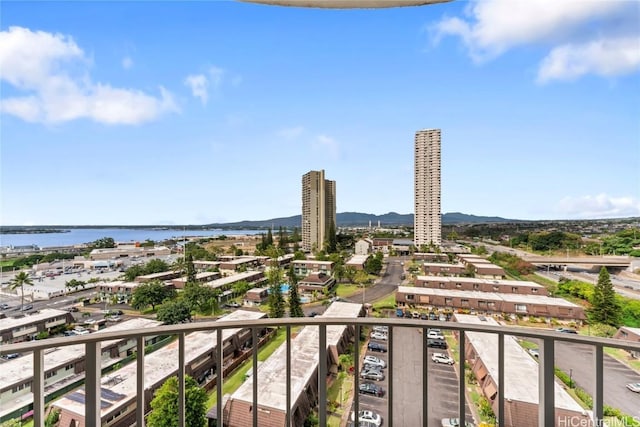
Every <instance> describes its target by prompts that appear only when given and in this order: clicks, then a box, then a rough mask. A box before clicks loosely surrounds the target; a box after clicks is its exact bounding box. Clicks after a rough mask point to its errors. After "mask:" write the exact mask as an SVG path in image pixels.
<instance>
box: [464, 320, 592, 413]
mask: <svg viewBox="0 0 640 427" xmlns="http://www.w3.org/2000/svg"><path fill="white" fill-rule="evenodd" d="M454 318H455V319H456V321H458V322H460V323H471V324H476V325H498V326H499V323H498V322H496V321H495V320H494V319H493V318H492V317H490V316H485V317H484V319H485V320H484V321H483V320H480V318H479V317H478V316H472V315H469V314H457V313H456V314H454ZM465 336H466V337H467V338H468V340H469V343H470V344H471V345H472V346H473V348H474V349H475V351H476V354H477V355H478V357H479V358H480V359H481V360H482V363H483V364H484V366H485V367H486V368H487V370H488V371H489V374H490V375H491V377H492V378H493V379H494V381H495V382H496V384H497V383H498V381H499V376H498V350H497V349H498V335H497V334H492V333H483V332H466V333H465ZM504 373H505V377H506V378H507V381H506V382H505V383H504V397H505V399H511V400H518V401H521V402H528V403H533V404H536V405H537V404H538V402H539V400H538V398H539V396H538V362H536V361H535V360H534V359H533V357H531V356H530V355H529V354H528V353H527V352H526V350H525V349H524V348H522V346H520V344H518V341H517V340H516V339H515V337H513V336H505V340H504ZM554 383H555V384H554V390H555V405H556V408H562V409H567V410H570V411H575V412H580V413H582V411H583V409H582V407H581V406H580V405H579V404H578V403H577V402H576V401H575V400H573V398H572V397H571V396H570V395H569V394H568V393H567V392H566V391H565V390H564V389H563V388H562V387H561V386H560V385H559V384H558V382H557V381H554Z"/></svg>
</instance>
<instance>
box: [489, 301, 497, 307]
mask: <svg viewBox="0 0 640 427" xmlns="http://www.w3.org/2000/svg"><path fill="white" fill-rule="evenodd" d="M487 306H488V307H489V308H495V307H496V303H495V302H494V301H489V302H487Z"/></svg>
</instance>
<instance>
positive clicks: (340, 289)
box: [336, 283, 360, 298]
mask: <svg viewBox="0 0 640 427" xmlns="http://www.w3.org/2000/svg"><path fill="white" fill-rule="evenodd" d="M359 289H360V287H359V286H358V285H352V284H345V283H341V284H339V285H338V286H336V295H338V296H339V297H342V298H347V297H350V296H352V295H354V294H356V293H358V290H359Z"/></svg>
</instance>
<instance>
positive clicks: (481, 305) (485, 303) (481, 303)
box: [478, 301, 487, 308]
mask: <svg viewBox="0 0 640 427" xmlns="http://www.w3.org/2000/svg"><path fill="white" fill-rule="evenodd" d="M478 307H480V308H487V302H486V301H478Z"/></svg>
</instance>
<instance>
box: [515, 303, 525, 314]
mask: <svg viewBox="0 0 640 427" xmlns="http://www.w3.org/2000/svg"><path fill="white" fill-rule="evenodd" d="M516 312H518V313H526V312H527V306H526V305H525V304H516Z"/></svg>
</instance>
